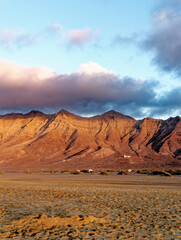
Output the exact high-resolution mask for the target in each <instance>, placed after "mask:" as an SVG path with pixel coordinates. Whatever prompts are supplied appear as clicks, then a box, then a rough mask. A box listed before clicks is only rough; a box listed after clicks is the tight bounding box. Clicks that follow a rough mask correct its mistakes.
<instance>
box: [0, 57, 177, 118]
mask: <svg viewBox="0 0 181 240" xmlns="http://www.w3.org/2000/svg"><path fill="white" fill-rule="evenodd" d="M158 87H159V83H158V82H157V81H151V80H150V81H142V80H140V79H133V78H130V77H123V78H120V77H119V76H118V75H117V74H116V73H114V72H113V71H108V70H107V69H105V68H103V67H102V66H100V65H99V64H97V63H94V62H89V63H87V64H82V65H81V66H80V69H79V70H78V71H77V72H74V73H71V74H57V73H56V72H54V71H53V70H51V69H49V68H47V67H26V66H23V65H18V64H16V63H14V62H9V61H6V60H1V61H0V111H1V112H10V111H18V110H20V111H28V110H32V109H39V110H44V109H46V110H47V111H49V112H52V111H57V110H59V109H61V108H65V109H67V110H69V111H72V112H74V113H78V114H88V115H91V114H96V113H101V112H104V111H107V110H110V109H115V110H118V111H121V112H122V113H125V114H129V115H131V116H134V117H143V116H147V115H149V114H152V116H154V115H155V114H157V112H158V110H159V111H162V109H165V107H166V106H167V105H168V103H169V104H170V105H169V106H170V107H171V108H174V109H178V108H179V109H180V105H179V104H180V102H181V101H180V100H181V99H180V96H181V94H180V92H181V90H180V89H175V90H173V92H172V91H170V92H167V93H165V95H164V96H163V97H162V99H158V97H157V95H156V92H155V89H156V88H158ZM176 93H177V96H178V98H177V99H176V100H174V96H176ZM179 94H180V95H179ZM171 99H172V100H171ZM178 102H179V103H178ZM170 107H169V108H168V109H170Z"/></svg>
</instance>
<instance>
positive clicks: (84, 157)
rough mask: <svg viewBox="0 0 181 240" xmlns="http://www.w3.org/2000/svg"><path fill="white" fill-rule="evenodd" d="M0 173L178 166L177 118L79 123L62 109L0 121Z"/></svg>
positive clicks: (112, 117) (180, 129) (104, 118)
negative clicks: (9, 171) (52, 112)
mask: <svg viewBox="0 0 181 240" xmlns="http://www.w3.org/2000/svg"><path fill="white" fill-rule="evenodd" d="M0 156H1V158H0V170H13V171H19V170H25V169H26V170H27V169H29V170H50V169H54V170H55V169H57V170H63V169H81V168H96V169H102V168H104V169H106V168H107V169H108V168H109V169H110V168H116V169H118V168H128V167H129V168H135V169H142V168H152V169H156V168H179V167H181V118H180V117H175V118H169V119H168V120H157V119H152V118H145V119H143V120H134V119H133V118H131V117H129V116H126V115H123V114H121V113H118V112H115V111H109V112H106V113H104V114H102V115H97V116H94V117H90V118H84V117H80V116H77V115H74V114H72V113H69V112H67V111H65V110H61V111H60V112H58V113H57V114H52V115H46V114H44V113H42V112H39V111H31V112H30V113H28V114H7V115H4V116H0Z"/></svg>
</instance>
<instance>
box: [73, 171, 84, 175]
mask: <svg viewBox="0 0 181 240" xmlns="http://www.w3.org/2000/svg"><path fill="white" fill-rule="evenodd" d="M71 174H76V175H80V174H82V173H81V171H72V172H71Z"/></svg>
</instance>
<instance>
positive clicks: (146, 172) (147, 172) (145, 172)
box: [140, 170, 150, 174]
mask: <svg viewBox="0 0 181 240" xmlns="http://www.w3.org/2000/svg"><path fill="white" fill-rule="evenodd" d="M140 173H141V174H150V172H149V171H147V170H142V171H140Z"/></svg>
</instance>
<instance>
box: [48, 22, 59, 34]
mask: <svg viewBox="0 0 181 240" xmlns="http://www.w3.org/2000/svg"><path fill="white" fill-rule="evenodd" d="M62 30H63V26H62V25H61V24H60V23H53V24H49V25H48V26H47V27H46V28H45V32H47V33H48V34H56V33H60V32H61V31H62Z"/></svg>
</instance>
